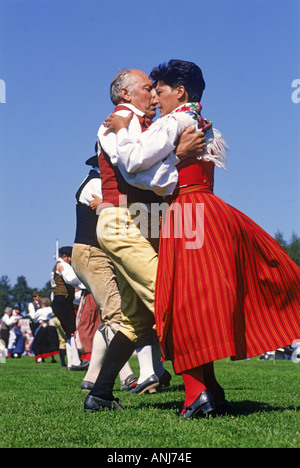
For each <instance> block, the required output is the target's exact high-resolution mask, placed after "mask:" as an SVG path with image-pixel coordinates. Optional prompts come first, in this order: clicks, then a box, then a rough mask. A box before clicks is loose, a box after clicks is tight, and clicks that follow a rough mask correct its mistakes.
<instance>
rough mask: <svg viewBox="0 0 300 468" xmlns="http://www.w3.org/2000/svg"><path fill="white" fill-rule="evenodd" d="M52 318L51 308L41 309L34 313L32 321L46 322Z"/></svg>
mask: <svg viewBox="0 0 300 468" xmlns="http://www.w3.org/2000/svg"><path fill="white" fill-rule="evenodd" d="M52 317H54V314H53V310H52V307H50V306H49V307H41V308H40V309H37V310H36V311H35V312H34V319H35V321H36V322H38V323H41V322H48V321H49V320H50V319H51V318H52Z"/></svg>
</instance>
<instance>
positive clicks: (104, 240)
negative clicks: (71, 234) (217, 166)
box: [84, 70, 205, 412]
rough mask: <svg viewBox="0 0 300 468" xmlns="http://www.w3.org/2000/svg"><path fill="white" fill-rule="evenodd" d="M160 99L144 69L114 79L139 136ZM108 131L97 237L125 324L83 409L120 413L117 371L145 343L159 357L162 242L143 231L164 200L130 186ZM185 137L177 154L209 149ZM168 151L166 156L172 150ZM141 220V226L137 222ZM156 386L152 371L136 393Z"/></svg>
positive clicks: (200, 138)
mask: <svg viewBox="0 0 300 468" xmlns="http://www.w3.org/2000/svg"><path fill="white" fill-rule="evenodd" d="M156 99H157V98H156V93H155V90H154V89H153V83H152V81H151V80H150V78H149V77H148V76H147V75H146V74H145V73H144V72H142V71H140V70H123V71H122V72H120V73H119V74H118V75H117V76H116V77H115V78H114V80H113V81H112V84H111V100H112V102H113V103H114V104H115V105H116V106H117V107H116V108H115V112H120V113H122V112H123V111H124V109H125V111H126V115H127V114H128V109H129V110H130V111H131V112H132V113H133V118H132V120H131V122H130V126H129V132H130V131H131V132H133V133H134V134H137V135H138V134H139V133H141V132H143V131H144V130H146V129H147V128H148V126H149V125H150V123H151V121H149V119H153V118H154V116H155V113H156V102H157V101H156ZM105 133H106V128H105V126H101V127H100V129H99V132H98V138H99V142H100V145H101V148H102V149H101V153H100V156H99V167H100V172H101V179H102V195H103V202H102V204H100V214H99V219H98V225H97V236H98V241H99V244H100V246H101V248H102V249H103V250H104V251H105V252H106V253H107V255H108V256H109V257H110V258H111V259H112V261H113V263H114V264H115V266H116V273H117V278H118V283H119V288H120V293H121V297H122V316H123V320H122V324H121V327H120V330H119V331H118V333H117V334H116V335H115V337H114V338H113V340H112V341H111V344H110V346H109V348H108V353H107V355H106V358H105V360H104V363H103V365H102V368H101V371H100V373H99V376H98V378H97V381H96V383H95V385H94V387H93V389H92V391H91V392H90V394H89V395H88V396H87V397H86V399H85V404H84V409H85V411H91V412H94V411H98V410H99V409H100V408H109V409H122V408H121V406H120V405H119V403H118V401H117V400H115V399H114V397H113V394H112V389H113V385H114V381H115V378H116V376H117V374H118V372H119V369H120V368H121V367H122V366H123V364H124V363H125V362H126V361H127V360H128V359H129V357H130V356H131V354H132V352H133V351H134V349H135V348H137V347H139V346H141V344H143V345H145V344H148V345H149V346H151V345H152V343H153V340H154V337H155V345H156V346H155V347H156V353H157V354H158V355H159V356H160V350H159V346H158V343H157V337H156V334H154V332H153V329H154V327H155V323H154V290H155V279H156V271H157V250H158V239H157V238H155V239H153V238H151V236H148V237H147V235H145V232H146V230H147V228H149V215H151V212H150V208H151V204H153V203H160V202H161V201H162V200H161V198H160V197H158V196H157V195H155V194H154V193H153V192H152V191H150V190H141V189H137V188H135V187H133V186H130V185H129V184H127V183H126V181H125V179H124V178H123V177H122V175H121V173H120V171H119V169H118V166H117V164H118V153H117V148H116V137H115V135H114V134H113V133H109V134H108V135H105ZM182 138H183V139H181V140H180V143H179V145H178V147H177V151H176V152H177V155H178V156H180V155H184V154H185V153H186V152H187V146H186V144H187V140H188V142H189V148H190V153H192V154H193V155H194V154H199V153H201V150H203V147H204V146H205V138H204V135H203V134H201V133H200V134H199V133H198V134H195V133H193V134H189V131H187V132H186V134H185V135H183V136H182ZM184 138H186V140H184ZM191 148H192V149H193V151H191ZM165 149H166V156H167V155H168V153H169V152H170V151H168V148H165ZM128 161H130V155H128ZM137 164H138V163H137ZM128 204H129V207H128ZM133 204H134V209H135V210H136V209H137V206H138V204H139V209H140V213H141V214H140V215H139V216H138V217H135V216H134V213H131V212H130V206H133ZM135 218H136V219H135ZM137 219H138V222H139V224H140V227H138V226H137V224H136V221H137ZM120 234H121V235H120ZM122 234H123V235H122ZM158 385H159V379H158V377H157V375H156V374H155V373H154V372H153V374H152V375H150V376H149V377H148V378H146V379H145V380H143V376H140V378H139V380H138V385H137V386H136V387H135V389H133V390H132V392H134V393H142V392H143V391H146V390H149V391H151V390H153V389H155V388H156V387H157V386H158Z"/></svg>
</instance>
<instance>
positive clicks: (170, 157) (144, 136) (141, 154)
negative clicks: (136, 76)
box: [98, 104, 180, 195]
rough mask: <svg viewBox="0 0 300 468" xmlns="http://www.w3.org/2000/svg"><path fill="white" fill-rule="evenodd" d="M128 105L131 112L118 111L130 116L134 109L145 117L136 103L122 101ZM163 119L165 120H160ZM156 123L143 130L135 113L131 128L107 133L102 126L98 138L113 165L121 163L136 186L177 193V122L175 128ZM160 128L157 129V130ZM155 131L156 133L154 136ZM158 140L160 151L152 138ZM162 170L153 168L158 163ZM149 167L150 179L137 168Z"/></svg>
mask: <svg viewBox="0 0 300 468" xmlns="http://www.w3.org/2000/svg"><path fill="white" fill-rule="evenodd" d="M122 106H125V107H128V111H126V110H120V111H117V112H116V114H117V115H121V116H122V117H126V116H127V115H128V114H129V113H130V111H133V112H134V113H135V114H137V115H140V116H143V115H144V114H143V112H141V111H140V110H139V109H137V108H136V107H134V106H133V105H132V104H122ZM160 120H161V119H160ZM155 124H156V122H155V123H153V124H152V125H151V126H150V127H149V129H148V130H147V131H146V132H142V130H141V126H140V123H139V120H138V118H137V116H136V115H133V117H132V119H131V121H130V123H129V126H128V128H127V129H122V130H120V131H119V132H118V134H117V135H116V134H115V133H113V132H110V133H109V134H108V135H104V133H105V132H106V130H107V128H106V127H105V126H104V125H101V127H100V128H99V131H98V140H99V143H100V145H101V147H102V149H103V150H104V151H105V153H107V154H108V156H109V157H110V160H111V162H112V164H114V165H115V166H116V165H117V166H118V167H119V169H120V172H121V174H122V176H123V177H124V179H125V180H126V181H127V182H128V183H130V184H131V185H135V186H136V187H140V188H145V189H148V190H149V189H150V190H153V191H154V192H155V193H156V194H158V195H161V194H164V192H165V190H166V189H168V190H169V191H171V193H172V192H173V190H174V188H175V186H176V184H177V181H178V172H177V169H176V167H175V166H176V164H178V162H179V161H180V160H179V158H177V156H176V155H175V154H174V153H173V150H174V148H175V146H176V145H175V140H176V138H177V129H176V122H175V125H173V127H172V128H164V129H162V128H158V127H154V130H152V127H153V126H155ZM155 128H156V132H155ZM153 134H155V136H154V137H153ZM153 138H154V139H155V140H156V145H155V148H156V152H154V151H152V149H151V145H152V139H153ZM164 158H167V159H166V160H165V161H163V165H162V170H161V171H160V172H157V167H153V166H154V165H155V164H156V163H157V162H159V164H161V161H162V160H163V159H164ZM144 170H148V171H149V172H148V174H147V181H145V180H144V174H143V173H141V172H137V171H144Z"/></svg>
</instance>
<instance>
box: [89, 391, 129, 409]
mask: <svg viewBox="0 0 300 468" xmlns="http://www.w3.org/2000/svg"><path fill="white" fill-rule="evenodd" d="M100 409H108V410H124V408H123V407H122V406H121V405H120V402H119V399H118V398H115V399H114V400H103V398H99V397H96V396H94V395H88V396H87V397H86V398H85V400H84V412H85V413H96V412H97V411H99V410H100Z"/></svg>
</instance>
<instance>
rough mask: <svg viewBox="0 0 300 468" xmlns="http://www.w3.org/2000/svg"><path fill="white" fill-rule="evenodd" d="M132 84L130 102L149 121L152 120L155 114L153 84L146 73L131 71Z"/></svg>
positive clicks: (155, 102) (155, 101) (155, 97)
mask: <svg viewBox="0 0 300 468" xmlns="http://www.w3.org/2000/svg"><path fill="white" fill-rule="evenodd" d="M132 75H133V78H134V80H135V81H134V84H133V86H132V93H131V99H130V102H131V104H133V105H134V106H135V107H137V108H138V109H139V110H140V111H142V112H144V114H146V116H147V117H148V118H149V119H153V118H154V117H155V114H156V104H157V96H156V92H155V89H154V87H153V83H152V81H151V79H150V78H149V76H148V75H146V73H144V72H142V71H140V70H133V71H132Z"/></svg>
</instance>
